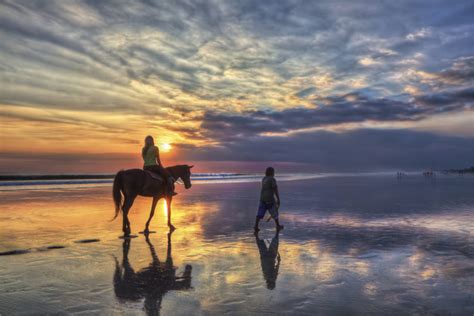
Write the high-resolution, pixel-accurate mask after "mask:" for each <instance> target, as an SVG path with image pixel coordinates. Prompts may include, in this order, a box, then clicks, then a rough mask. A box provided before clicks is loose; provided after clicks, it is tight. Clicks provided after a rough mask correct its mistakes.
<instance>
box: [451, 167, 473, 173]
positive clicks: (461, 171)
mask: <svg viewBox="0 0 474 316" xmlns="http://www.w3.org/2000/svg"><path fill="white" fill-rule="evenodd" d="M444 172H447V173H459V174H464V173H474V166H472V167H470V168H464V169H448V170H444Z"/></svg>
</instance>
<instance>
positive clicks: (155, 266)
mask: <svg viewBox="0 0 474 316" xmlns="http://www.w3.org/2000/svg"><path fill="white" fill-rule="evenodd" d="M146 242H147V244H148V246H149V247H150V253H151V258H152V261H151V263H150V264H149V266H148V267H146V268H143V269H141V270H140V271H138V272H135V270H134V269H133V267H132V266H131V264H130V261H129V259H128V253H129V250H130V239H125V240H124V241H123V258H122V264H121V265H120V264H119V262H118V260H117V259H115V273H114V291H115V296H116V297H117V298H118V299H119V301H120V302H126V301H138V300H140V299H143V298H145V303H144V304H145V306H144V307H145V312H146V313H147V314H148V315H158V314H159V311H160V308H161V301H162V300H163V296H164V295H165V294H166V293H167V292H168V291H173V290H174V291H180V290H188V289H190V288H191V271H192V267H191V266H190V265H186V267H185V269H184V272H183V274H182V275H181V276H176V270H177V267H174V266H173V258H172V256H171V233H169V234H168V249H167V255H166V261H165V262H161V261H160V260H159V259H158V256H157V254H156V251H155V247H154V246H153V244H152V243H151V242H150V240H149V238H148V237H147V238H146Z"/></svg>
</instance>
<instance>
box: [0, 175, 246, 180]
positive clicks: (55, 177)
mask: <svg viewBox="0 0 474 316" xmlns="http://www.w3.org/2000/svg"><path fill="white" fill-rule="evenodd" d="M195 175H197V176H213V177H225V176H247V175H248V174H245V173H197V174H195ZM114 177H115V174H43V175H41V174H38V175H18V174H16V175H15V174H10V175H6V174H4V175H0V181H30V180H32V181H38V180H100V179H113V178H114Z"/></svg>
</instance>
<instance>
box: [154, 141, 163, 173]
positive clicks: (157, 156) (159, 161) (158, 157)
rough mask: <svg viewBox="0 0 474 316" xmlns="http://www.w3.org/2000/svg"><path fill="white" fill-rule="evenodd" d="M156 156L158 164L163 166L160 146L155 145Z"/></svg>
mask: <svg viewBox="0 0 474 316" xmlns="http://www.w3.org/2000/svg"><path fill="white" fill-rule="evenodd" d="M155 156H156V162H157V163H158V165H160V166H163V164H162V163H161V160H160V150H159V149H158V146H155ZM163 168H164V167H163Z"/></svg>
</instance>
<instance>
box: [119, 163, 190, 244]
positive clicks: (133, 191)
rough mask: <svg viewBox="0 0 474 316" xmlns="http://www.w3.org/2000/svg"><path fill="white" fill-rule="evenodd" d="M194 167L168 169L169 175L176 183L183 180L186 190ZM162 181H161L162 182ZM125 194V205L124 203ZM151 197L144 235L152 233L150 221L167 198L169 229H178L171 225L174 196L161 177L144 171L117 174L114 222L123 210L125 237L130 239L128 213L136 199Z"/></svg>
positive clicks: (130, 170) (180, 166)
mask: <svg viewBox="0 0 474 316" xmlns="http://www.w3.org/2000/svg"><path fill="white" fill-rule="evenodd" d="M192 167H193V166H188V165H177V166H172V167H168V168H166V170H168V172H169V174H170V175H171V177H172V178H173V180H174V182H176V181H178V179H181V180H182V181H183V183H184V187H185V188H186V189H189V188H191V186H192V184H191V168H192ZM160 179H161V180H160ZM122 194H123V203H122ZM138 195H141V196H149V197H153V202H152V204H151V211H150V217H149V218H148V221H147V222H146V226H145V229H144V230H143V233H144V234H145V235H148V234H149V233H150V230H149V226H150V221H151V219H152V218H153V215H155V208H156V204H157V203H158V201H159V200H160V199H161V198H165V200H166V204H167V206H168V227H169V229H170V230H171V231H173V230H175V229H176V228H175V227H174V226H173V224H171V201H172V196H170V195H168V194H167V186H166V183H165V182H164V179H162V178H161V177H159V178H158V179H157V178H156V176H154V175H153V174H152V173H150V172H149V171H145V170H142V169H128V170H121V171H119V172H117V174H116V175H115V178H114V184H113V188H112V196H113V199H114V203H115V216H114V218H113V219H112V220H114V219H115V218H117V216H118V214H119V213H120V210H122V216H123V224H122V231H123V233H124V237H129V236H130V232H131V228H130V221H129V220H128V211H129V210H130V208H131V207H132V205H133V202H134V201H135V199H136V197H137V196H138Z"/></svg>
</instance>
